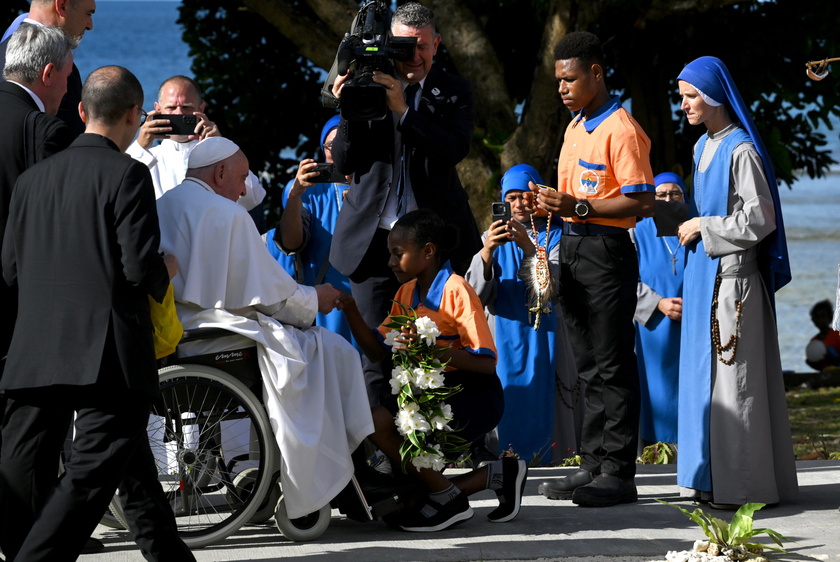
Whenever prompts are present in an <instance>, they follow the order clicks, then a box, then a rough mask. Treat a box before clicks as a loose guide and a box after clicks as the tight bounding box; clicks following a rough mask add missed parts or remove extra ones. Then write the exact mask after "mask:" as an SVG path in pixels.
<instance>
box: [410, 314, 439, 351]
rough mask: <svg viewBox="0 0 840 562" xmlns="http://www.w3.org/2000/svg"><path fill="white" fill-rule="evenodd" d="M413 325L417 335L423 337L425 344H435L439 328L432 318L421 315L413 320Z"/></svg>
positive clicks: (430, 345)
mask: <svg viewBox="0 0 840 562" xmlns="http://www.w3.org/2000/svg"><path fill="white" fill-rule="evenodd" d="M414 326H415V328H417V335H418V336H420V337H421V338H422V339H423V341H424V342H425V343H426V345H428V346H429V347H432V346H433V345H435V342H436V341H437V337H438V336H439V335H440V330H438V327H437V324H435V322H434V320H432V319H431V318H428V317H426V316H421V317H420V318H418V319H417V320H415V321H414Z"/></svg>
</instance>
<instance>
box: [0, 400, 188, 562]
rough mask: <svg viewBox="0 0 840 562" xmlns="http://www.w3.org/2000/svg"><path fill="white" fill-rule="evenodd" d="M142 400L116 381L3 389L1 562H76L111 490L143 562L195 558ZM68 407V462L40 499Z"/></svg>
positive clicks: (53, 473)
mask: <svg viewBox="0 0 840 562" xmlns="http://www.w3.org/2000/svg"><path fill="white" fill-rule="evenodd" d="M150 401H151V398H150V397H148V396H146V395H143V394H139V393H136V392H131V391H129V390H128V389H126V388H124V387H123V388H119V387H117V388H114V387H113V386H104V385H99V384H96V385H91V386H81V387H73V386H56V387H46V388H39V389H30V390H20V391H10V392H9V393H8V394H7V404H6V411H5V416H4V426H3V449H2V451H1V452H0V494H2V496H0V505H1V506H2V508H0V510H2V515H3V520H2V527H3V540H4V543H3V549H4V551H5V554H6V557H7V560H18V561H20V562H28V561H35V560H44V561H62V560H75V559H76V558H77V557H78V556H79V553H80V552H81V550H82V548H83V547H84V545H85V541H86V540H87V538H88V537H89V536H90V535H91V533H92V532H93V530H94V529H95V528H96V525H97V523H98V522H99V519H100V518H101V517H102V514H103V513H104V511H105V509H106V508H107V506H108V503H109V502H110V500H111V498H112V497H113V494H114V491H115V490H116V489H117V487H119V489H120V498H121V499H122V501H123V506H124V509H125V515H126V519H127V520H128V523H129V531H130V532H131V533H132V536H133V538H134V540H135V541H136V543H137V545H138V546H139V547H140V549H141V552H142V553H143V556H144V557H145V558H146V559H147V560H158V561H167V560H172V561H180V560H186V561H190V560H194V557H193V556H192V554H191V553H190V551H189V549H188V548H187V547H186V545H185V544H184V543H183V541H182V540H181V539H180V538H179V537H178V534H177V526H176V523H175V517H174V515H173V513H172V510H171V508H170V506H169V502H168V501H167V499H166V497H165V495H164V493H163V489H162V488H161V486H160V484H159V483H158V477H157V468H156V466H155V462H154V457H153V456H152V452H151V448H150V447H149V441H148V437H147V435H146V425H147V422H148V419H149V412H150ZM74 411H75V413H76V420H75V430H76V433H75V438H74V440H73V445H72V448H71V452H70V458H69V460H68V462H67V463H66V464H65V467H64V468H65V471H64V474H63V475H62V476H61V478H60V479H59V481H58V484H57V485H56V486H55V491H54V492H53V493H52V495H50V497H49V498H48V499H47V500H46V501H45V502H44V501H43V498H40V497H36V496H37V494H38V493H39V491H41V490H44V489H48V488H50V487H51V486H49V485H48V484H46V483H45V482H47V481H48V480H49V479H50V478H52V480H53V481H55V479H56V469H57V462H56V461H57V456H56V451H58V450H59V448H60V443H61V441H62V440H63V439H64V437H65V435H66V431H67V426H68V425H67V424H68V420H70V419H71V417H72V415H73V412H74ZM41 506H43V507H41ZM39 508H40V509H39ZM15 552H17V554H16V555H15Z"/></svg>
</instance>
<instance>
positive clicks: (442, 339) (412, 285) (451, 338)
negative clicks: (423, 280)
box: [378, 261, 496, 370]
mask: <svg viewBox="0 0 840 562" xmlns="http://www.w3.org/2000/svg"><path fill="white" fill-rule="evenodd" d="M394 300H395V301H396V302H395V303H394V304H393V305H392V306H391V313H390V314H391V315H394V316H399V315H403V314H404V312H403V310H402V309H401V308H400V306H399V305H398V304H397V302H399V303H402V304H404V305H405V306H410V307H411V308H413V309H414V311H415V312H416V313H417V316H418V317H421V316H425V317H427V318H429V319H431V320H432V321H434V323H435V324H437V327H438V330H440V336H438V338H437V345H438V346H440V347H452V349H463V350H465V351H468V352H469V353H474V354H476V355H487V356H489V357H492V358H493V359H496V344H495V343H494V342H493V335H492V333H491V332H490V326H489V324H487V317H486V316H485V315H484V307H483V306H482V304H481V300H479V298H478V295H477V294H476V292H475V290H474V289H473V288H472V287H471V286H470V284H469V283H467V281H466V280H465V279H464V278H463V277H461V276H460V275H457V274H456V273H454V272H453V271H452V266H451V265H450V263H449V262H448V261H447V262H446V263H445V264H443V267H441V269H440V271H438V274H437V276H436V277H435V280H434V281H433V282H432V285H431V287H429V291H428V293H427V294H426V298H425V299H424V300H423V301H422V302H421V301H420V296H419V294H418V292H417V280H416V279H412V280H411V281H409V282H408V283H404V284H403V285H402V286H401V287H400V289H399V290H398V291H397V295H396V296H395V297H394ZM389 318H390V317H389ZM388 322H389V319H388V318H386V319H385V321H384V322H383V324H382V325H380V326H379V328H378V333H379V336H380V338H381V339H382V340H383V341H384V338H385V335H386V334H388V332H390V331H391V328H387V327H386V326H385V324H387V323H388ZM447 370H452V369H451V368H450V367H447Z"/></svg>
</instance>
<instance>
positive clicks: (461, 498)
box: [400, 492, 473, 533]
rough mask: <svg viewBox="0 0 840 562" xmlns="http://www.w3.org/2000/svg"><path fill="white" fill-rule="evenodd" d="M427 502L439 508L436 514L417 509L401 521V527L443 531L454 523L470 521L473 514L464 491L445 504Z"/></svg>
mask: <svg viewBox="0 0 840 562" xmlns="http://www.w3.org/2000/svg"><path fill="white" fill-rule="evenodd" d="M427 503H428V504H429V505H431V506H432V507H433V508H435V509H436V510H437V511H436V512H435V514H434V515H432V516H430V517H426V516H425V515H423V514H422V513H420V512H419V511H417V512H415V513H413V514H411V515H409V516H407V517H406V518H404V519H403V520H402V521H400V529H402V530H403V531H411V532H413V533H428V532H432V531H443V530H444V529H448V528H449V527H452V526H453V525H457V524H458V523H463V522H464V521H468V520H470V519H472V516H473V510H472V508H471V507H470V501H469V500H468V499H467V494H465V493H464V492H461V493H460V494H458V495H457V496H456V497H455V498H453V499H452V500H450V501H448V502H446V503H445V504H439V503H437V502H434V501H428V502H427Z"/></svg>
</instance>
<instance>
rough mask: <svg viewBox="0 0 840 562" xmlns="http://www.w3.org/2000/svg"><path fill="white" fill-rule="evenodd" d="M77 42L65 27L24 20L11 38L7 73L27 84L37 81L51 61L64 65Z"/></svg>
mask: <svg viewBox="0 0 840 562" xmlns="http://www.w3.org/2000/svg"><path fill="white" fill-rule="evenodd" d="M76 44H77V41H76V40H74V39H73V38H71V37H70V36H68V35H67V34H66V33H64V30H62V29H61V28H58V27H44V26H40V25H35V24H31V23H22V24H20V27H19V28H17V30H15V32H14V33H13V34H12V36H11V37H10V38H9V43H8V45H7V47H6V67H5V68H4V69H3V77H4V78H5V79H6V80H14V81H15V82H20V83H21V84H24V85H27V86H28V85H30V84H34V83H35V82H37V81H38V78H39V77H40V76H41V72H43V70H44V68H46V66H47V65H48V64H50V63H52V64H54V65H55V66H56V68H59V69H62V68H64V65H65V63H66V62H67V55H68V54H69V53H70V51H72V50H73V49H75V48H76Z"/></svg>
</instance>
